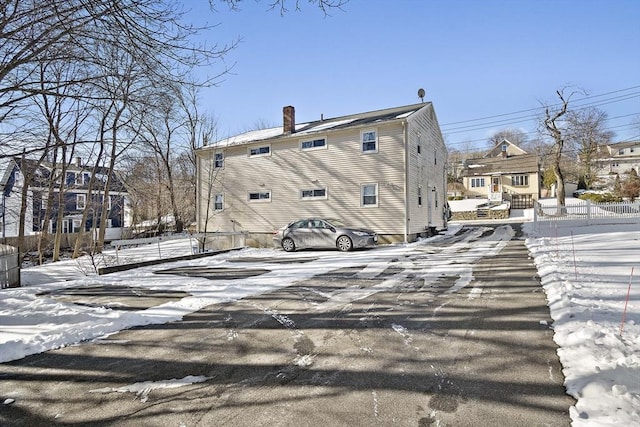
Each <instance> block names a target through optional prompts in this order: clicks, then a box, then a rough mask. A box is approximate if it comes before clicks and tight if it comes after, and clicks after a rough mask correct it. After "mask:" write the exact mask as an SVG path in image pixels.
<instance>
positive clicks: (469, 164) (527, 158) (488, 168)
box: [462, 154, 539, 176]
mask: <svg viewBox="0 0 640 427" xmlns="http://www.w3.org/2000/svg"><path fill="white" fill-rule="evenodd" d="M538 171H539V167H538V156H537V155H536V154H523V155H520V156H513V157H505V158H502V157H490V158H482V159H470V160H467V161H466V165H465V167H464V169H463V171H462V176H487V175H507V174H519V173H534V172H538Z"/></svg>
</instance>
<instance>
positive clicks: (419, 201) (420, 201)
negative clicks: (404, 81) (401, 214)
mask: <svg viewBox="0 0 640 427" xmlns="http://www.w3.org/2000/svg"><path fill="white" fill-rule="evenodd" d="M418 206H422V187H418Z"/></svg>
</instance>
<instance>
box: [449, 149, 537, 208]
mask: <svg viewBox="0 0 640 427" xmlns="http://www.w3.org/2000/svg"><path fill="white" fill-rule="evenodd" d="M462 183H463V185H464V187H465V190H466V191H465V195H466V196H467V197H468V198H474V197H475V198H485V199H487V201H488V202H492V203H503V202H508V203H510V205H511V208H514V209H527V208H531V207H533V201H534V200H538V198H539V195H540V166H539V163H538V156H537V155H533V154H527V152H526V151H524V150H522V149H521V148H519V147H517V146H516V145H515V144H512V143H511V142H509V141H507V140H506V139H505V140H503V141H502V142H500V143H498V144H496V145H495V146H494V147H493V148H492V149H491V150H490V151H489V152H488V153H487V155H486V156H485V157H483V158H481V159H470V160H467V161H466V162H465V164H464V165H463V170H462Z"/></svg>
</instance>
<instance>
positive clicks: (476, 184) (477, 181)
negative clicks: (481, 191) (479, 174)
mask: <svg viewBox="0 0 640 427" xmlns="http://www.w3.org/2000/svg"><path fill="white" fill-rule="evenodd" d="M471 187H472V188H482V187H484V178H471Z"/></svg>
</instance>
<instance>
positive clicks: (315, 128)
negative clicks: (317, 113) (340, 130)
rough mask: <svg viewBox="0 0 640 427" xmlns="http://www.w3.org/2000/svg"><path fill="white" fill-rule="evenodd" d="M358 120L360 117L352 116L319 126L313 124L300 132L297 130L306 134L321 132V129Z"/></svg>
mask: <svg viewBox="0 0 640 427" xmlns="http://www.w3.org/2000/svg"><path fill="white" fill-rule="evenodd" d="M356 120H358V119H357V118H353V117H352V118H349V119H345V120H335V121H329V122H327V123H322V124H320V125H318V126H313V127H311V128H309V129H304V130H302V131H300V132H296V133H300V134H305V133H310V132H319V131H321V130H325V129H331V128H333V127H336V126H341V125H346V124H349V123H351V122H353V121H356ZM301 127H302V126H301Z"/></svg>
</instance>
